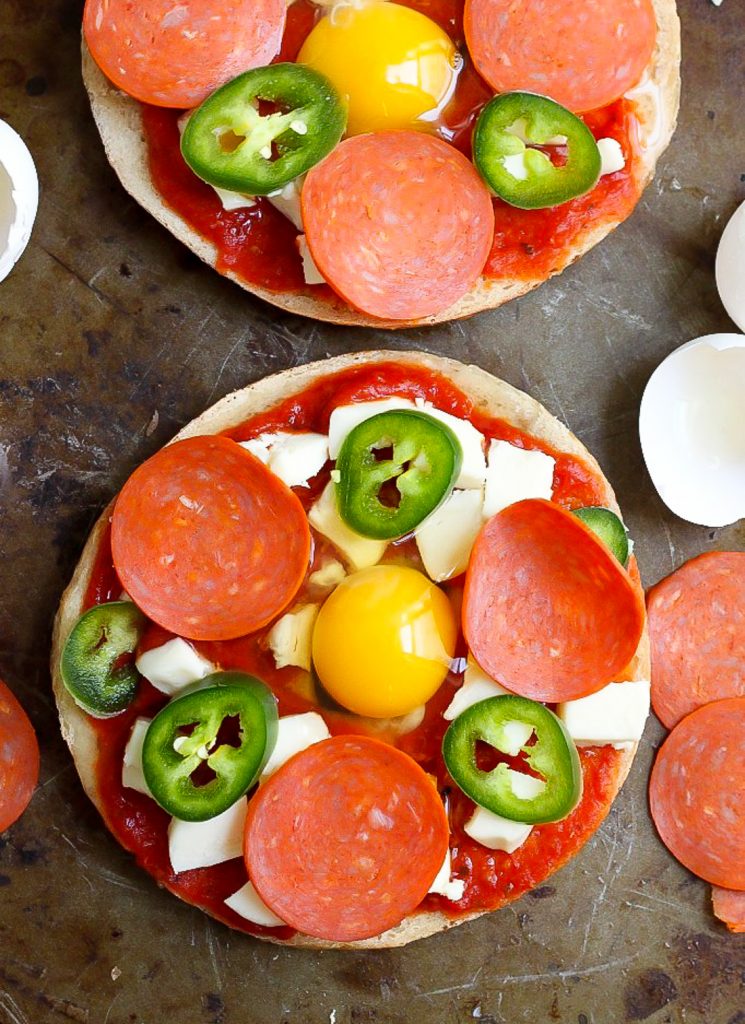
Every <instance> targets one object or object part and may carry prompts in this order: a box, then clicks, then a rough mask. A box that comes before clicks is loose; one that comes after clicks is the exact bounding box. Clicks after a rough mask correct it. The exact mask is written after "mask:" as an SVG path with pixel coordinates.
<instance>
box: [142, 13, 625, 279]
mask: <svg viewBox="0 0 745 1024" xmlns="http://www.w3.org/2000/svg"><path fill="white" fill-rule="evenodd" d="M398 2H400V3H403V4H404V5H405V6H406V7H412V8H414V9H416V10H419V11H421V12H422V13H423V14H426V15H427V16H428V17H430V18H432V20H433V21H436V22H437V23H438V24H439V25H440V26H441V27H442V28H443V29H444V30H445V31H446V32H448V33H449V35H450V36H451V37H452V39H453V41H454V42H455V44H456V46H457V47H458V48H459V50H460V52H461V53H462V54H464V55H465V58H464V65H463V68H462V70H461V72H460V74H459V78H458V84H457V86H456V89H455V93H454V95H453V98H452V100H451V102H450V104H449V106H448V107H447V108H446V109H445V110H444V111H443V114H442V115H441V119H440V122H439V123H438V125H437V127H436V131H437V133H438V134H439V135H440V136H441V137H442V138H444V139H445V140H447V141H448V142H451V143H452V144H453V145H454V146H456V147H457V148H458V149H460V150H462V151H463V152H464V153H466V155H468V156H470V152H471V132H472V129H473V125H474V122H475V120H476V118H477V116H478V114H479V112H480V110H481V109H482V107H483V106H484V105H485V104H486V103H487V102H488V100H489V99H491V97H492V95H493V90H492V89H490V87H489V86H488V85H487V84H486V83H485V82H484V80H483V79H482V78H480V76H479V75H478V73H477V72H476V70H475V69H474V67H473V64H472V63H471V62H470V59H469V58H468V56H467V53H466V48H465V43H464V35H463V6H464V0H398ZM322 13H323V9H322V8H321V7H318V6H316V5H315V4H313V3H311V2H310V0H296V2H295V3H293V4H292V5H291V6H290V7H289V8H288V11H287V26H286V29H285V36H284V40H283V44H282V50H281V52H280V54H279V55H278V57H277V60H283V61H285V60H290V61H292V60H295V58H296V57H297V54H298V52H299V50H300V47H301V46H302V43H303V41H304V40H305V37H306V36H307V35H308V33H309V32H310V30H311V29H312V27H313V25H314V24H315V22H316V20H317V19H318V18H319V17H321V16H322ZM179 116H180V115H179V112H178V111H174V110H168V109H165V108H163V107H150V106H146V105H143V107H142V119H143V125H144V131H145V138H146V141H147V147H148V154H149V161H150V173H151V176H152V179H153V183H154V184H155V187H156V189H157V190H158V192H159V193H160V195H161V197H162V198H163V200H164V202H165V203H166V204H167V205H168V206H170V207H171V209H173V210H174V211H175V212H176V213H177V214H178V215H179V216H180V217H182V218H183V219H184V220H185V221H186V222H187V223H188V224H189V225H190V226H191V227H192V228H193V229H194V230H195V231H196V232H198V234H200V235H202V237H203V238H205V239H207V240H208V241H210V242H211V243H212V244H213V245H214V246H215V248H216V249H217V253H218V257H217V269H218V270H219V271H220V272H221V273H231V274H233V275H235V276H236V277H238V278H240V279H242V280H244V281H246V282H247V283H248V284H253V285H258V286H260V287H262V288H266V289H268V290H269V291H274V292H298V291H307V290H308V287H309V286H307V285H306V284H305V282H304V277H303V270H302V264H301V260H300V255H299V252H298V249H297V247H296V243H295V239H296V237H297V235H298V232H297V230H296V228H295V227H294V226H293V225H292V224H291V223H290V221H289V220H288V219H287V218H286V217H285V216H283V215H282V214H281V213H279V211H278V210H276V209H275V208H274V207H273V206H272V205H271V203H269V202H268V200H266V199H263V198H259V199H257V201H256V204H255V205H254V206H252V207H249V208H246V209H241V210H234V211H232V212H229V211H227V210H224V209H223V207H222V204H221V202H220V200H219V199H218V197H217V195H216V194H215V192H214V190H213V189H212V188H211V187H210V186H209V185H206V184H205V183H204V182H203V181H201V180H200V179H199V178H197V176H196V175H195V174H194V173H193V172H192V171H191V170H190V169H189V168H188V167H187V165H186V163H185V162H184V160H183V158H182V156H181V150H180V145H179V132H178V125H177V121H178V118H179ZM583 118H584V120H585V121H586V122H587V124H588V125H589V127H590V129H591V130H592V132H593V134H594V135H595V138H597V139H600V138H614V139H616V140H617V141H618V142H619V143H620V144H621V148H622V149H623V153H624V156H625V158H626V166H625V167H624V168H623V169H622V170H621V171H617V172H616V173H614V174H609V175H605V176H604V177H603V178H601V179H600V181H599V182H598V184H597V185H596V186H595V188H594V189H592V191H591V192H589V193H587V194H586V195H584V196H580V197H579V198H578V199H573V200H571V201H570V202H568V203H564V204H563V205H562V206H557V207H553V208H552V209H548V210H518V209H516V208H515V207H512V206H509V205H508V204H507V203H504V202H502V201H501V200H499V199H495V200H494V207H495V217H496V229H495V233H494V242H493V245H492V249H491V252H490V254H489V257H488V259H487V261H486V265H485V267H484V271H483V273H484V276H485V277H487V278H490V279H493V280H499V279H503V278H510V279H517V280H525V281H529V280H534V279H543V278H545V277H546V276H547V275H549V274H551V273H553V272H556V271H559V270H561V269H563V267H564V266H565V265H566V263H567V254H568V252H569V250H570V249H571V248H572V247H573V246H574V244H575V243H576V241H577V240H578V239H579V238H580V236H582V235H583V234H584V232H585V231H586V230H587V228H588V226H590V225H592V226H593V227H598V228H599V227H601V226H602V225H603V224H604V223H609V222H611V221H614V222H615V221H619V220H622V219H624V218H625V217H627V216H628V215H629V214H630V213H631V211H632V209H633V208H634V206H635V204H636V202H637V200H638V199H639V196H640V194H641V186H640V183H639V181H638V180H637V176H636V165H637V159H638V155H639V154H638V140H637V122H636V118H635V115H634V107H633V105H632V104H631V103H629V102H628V101H627V100H623V99H622V100H618V101H617V102H616V103H613V104H612V105H611V106H609V107H606V108H604V109H603V110H599V111H595V112H593V113H590V114H585V115H583ZM311 290H312V291H313V292H314V293H315V294H318V295H321V294H324V293H325V294H326V295H328V296H332V295H333V293H332V291H331V289H330V288H329V287H328V286H327V285H314V286H312V288H311Z"/></svg>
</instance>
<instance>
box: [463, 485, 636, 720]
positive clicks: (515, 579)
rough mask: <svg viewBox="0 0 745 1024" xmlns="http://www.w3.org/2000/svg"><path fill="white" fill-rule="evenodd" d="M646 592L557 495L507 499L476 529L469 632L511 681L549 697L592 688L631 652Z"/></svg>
mask: <svg viewBox="0 0 745 1024" xmlns="http://www.w3.org/2000/svg"><path fill="white" fill-rule="evenodd" d="M643 630H644V600H643V597H642V594H641V591H640V590H639V589H638V588H637V587H636V586H634V584H633V582H632V580H631V579H630V577H629V575H628V573H627V572H626V571H625V570H624V569H623V568H622V566H621V565H620V563H619V562H618V560H617V559H616V558H615V557H614V556H613V555H612V553H611V552H610V549H609V548H607V547H606V546H605V544H603V542H602V541H601V540H599V539H598V538H597V537H596V536H595V534H594V533H592V531H591V530H589V529H588V528H587V527H586V526H585V525H584V523H583V522H582V521H581V520H580V519H578V518H577V517H576V516H573V515H572V514H571V513H569V512H567V511H565V510H564V509H562V508H560V507H559V506H558V505H554V504H552V503H551V502H550V501H543V500H539V499H530V500H528V501H519V502H517V503H516V504H514V505H509V506H508V507H507V508H505V509H503V511H501V512H499V513H498V514H497V515H496V516H494V517H493V518H492V519H490V520H489V522H488V523H487V524H486V525H485V526H484V528H483V529H482V531H481V533H480V534H479V536H478V537H477V539H476V544H475V545H474V548H473V552H472V554H471V561H470V563H469V566H468V571H467V573H466V585H465V592H464V598H463V632H464V634H465V637H466V640H467V642H468V646H469V649H470V651H471V653H472V654H473V656H474V657H475V658H476V661H477V662H478V663H479V665H481V667H482V668H483V669H484V671H485V672H487V673H488V674H489V675H490V676H492V677H493V678H494V679H496V680H498V681H499V682H500V683H502V685H503V686H506V687H507V689H509V690H512V691H513V692H514V693H518V694H520V695H521V696H523V697H530V698H532V699H533V700H541V701H550V702H553V701H566V700H577V699H578V698H579V697H586V696H587V695H588V694H590V693H595V692H596V691H597V690H600V689H602V687H603V686H605V685H606V684H607V683H610V682H612V681H613V680H615V679H616V677H617V676H618V675H619V674H620V673H621V672H622V671H623V670H624V669H625V667H626V666H627V665H628V663H629V662H630V661H631V659H632V657H633V656H634V653H635V651H636V648H637V646H638V644H639V640H640V639H641V636H642V632H643Z"/></svg>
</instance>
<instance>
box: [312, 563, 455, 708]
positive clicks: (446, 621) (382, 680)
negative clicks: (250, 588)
mask: <svg viewBox="0 0 745 1024" xmlns="http://www.w3.org/2000/svg"><path fill="white" fill-rule="evenodd" d="M457 632H458V627H457V623H456V619H455V614H454V612H453V609H452V607H451V605H450V602H449V601H448V599H447V597H446V596H445V594H444V593H443V592H442V591H441V590H440V589H439V588H438V587H437V586H435V584H434V583H432V582H430V580H428V579H427V577H426V576H424V575H423V574H422V573H420V572H417V570H416V569H408V568H404V567H402V566H398V565H376V566H373V567H372V568H371V569H362V570H361V571H360V572H356V573H353V574H352V575H351V576H348V577H347V578H346V579H345V580H343V581H342V583H340V584H339V586H338V587H337V588H336V590H335V591H334V592H333V594H331V596H330V597H329V598H328V599H327V600H326V602H325V604H324V605H323V606H322V608H321V610H320V612H319V613H318V618H317V619H316V624H315V629H314V631H313V662H314V665H315V668H316V672H317V673H318V677H319V679H320V680H321V682H322V684H323V686H324V687H325V688H326V690H327V691H328V693H329V694H330V695H331V696H332V697H333V698H334V700H336V701H337V702H338V703H339V704H341V705H342V706H343V707H345V708H348V709H349V710H350V711H354V712H355V713H356V714H358V715H366V716H369V717H371V718H394V717H396V716H398V715H405V714H407V713H408V712H409V711H413V710H414V708H417V707H419V706H421V705H422V704H424V703H425V702H426V701H427V700H428V699H429V698H430V697H431V696H432V695H433V694H434V693H435V692H436V691H437V690H438V689H439V687H440V685H441V683H442V682H443V680H444V679H445V676H446V675H447V672H448V669H449V667H450V662H451V660H452V657H453V653H454V651H455V642H456V638H457Z"/></svg>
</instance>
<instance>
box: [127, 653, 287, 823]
mask: <svg viewBox="0 0 745 1024" xmlns="http://www.w3.org/2000/svg"><path fill="white" fill-rule="evenodd" d="M276 741H277V702H276V700H275V699H274V695H273V694H272V692H271V690H270V689H269V687H268V686H266V685H265V684H264V683H262V682H261V680H259V679H256V678H254V677H253V676H249V675H246V674H245V673H243V672H215V673H214V674H213V675H211V676H207V677H206V678H205V679H203V680H202V682H201V684H200V687H199V688H198V689H195V690H192V691H191V692H189V693H185V694H183V695H182V696H181V697H177V698H176V699H175V700H172V701H171V702H170V704H166V706H165V707H164V708H163V709H162V710H161V711H159V712H158V714H157V715H156V716H155V718H154V719H153V720H152V722H151V723H150V726H149V728H148V730H147V733H146V735H145V741H144V743H143V747H142V770H143V772H144V775H145V781H146V782H147V784H148V786H149V788H150V792H151V793H152V794H153V797H154V798H155V800H156V801H157V802H158V803H159V804H160V806H161V807H162V808H163V809H164V810H166V811H168V813H169V814H172V815H173V816H174V817H176V818H180V819H181V820H182V821H207V820H208V819H209V818H214V817H215V816H216V815H218V814H222V812H223V811H226V810H227V809H228V807H231V806H232V805H233V804H234V803H235V802H236V800H239V799H240V798H241V797H242V796H243V795H244V793H246V792H247V791H248V790H249V789H250V788H251V786H252V785H253V784H254V782H255V781H256V779H257V778H258V777H259V774H260V773H261V771H262V770H263V768H264V766H265V764H266V763H267V761H268V760H269V756H270V754H271V752H272V750H273V749H274V744H275V743H276ZM200 775H201V778H200ZM205 776H208V777H207V778H205ZM200 782H201V783H202V784H201V785H200Z"/></svg>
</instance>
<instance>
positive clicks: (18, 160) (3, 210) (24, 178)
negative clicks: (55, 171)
mask: <svg viewBox="0 0 745 1024" xmlns="http://www.w3.org/2000/svg"><path fill="white" fill-rule="evenodd" d="M38 205H39V179H38V177H37V175H36V167H35V166H34V161H33V159H32V157H31V154H30V153H29V151H28V149H27V147H26V143H25V142H24V141H23V139H22V138H21V136H20V135H19V134H18V133H17V132H15V131H13V129H12V128H11V127H10V125H9V124H6V123H5V121H0V281H3V280H4V279H5V278H6V277H7V276H8V274H9V273H10V272H11V270H12V269H13V267H14V266H15V264H16V263H17V262H18V260H19V259H20V258H21V255H22V254H23V250H24V249H25V248H26V246H27V245H28V240H29V238H30V237H31V229H32V228H33V226H34V220H35V219H36V210H37V207H38Z"/></svg>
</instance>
